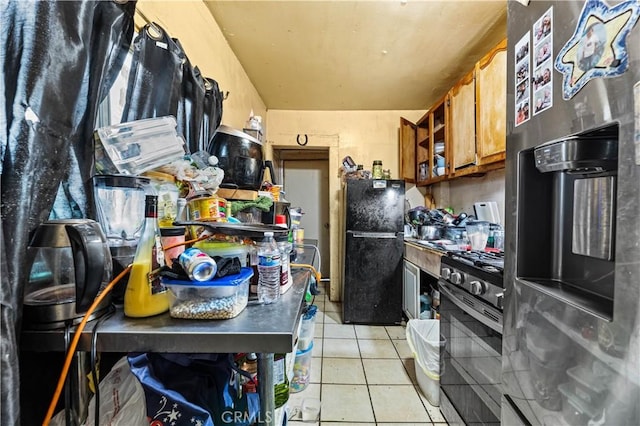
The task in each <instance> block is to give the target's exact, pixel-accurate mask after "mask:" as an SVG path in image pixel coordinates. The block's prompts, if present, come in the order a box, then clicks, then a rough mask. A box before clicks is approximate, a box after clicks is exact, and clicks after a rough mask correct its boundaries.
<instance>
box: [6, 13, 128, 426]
mask: <svg viewBox="0 0 640 426" xmlns="http://www.w3.org/2000/svg"><path fill="white" fill-rule="evenodd" d="M122 3H123V2H115V1H100V2H96V1H50V2H46V1H37V2H23V1H2V2H0V29H1V31H0V37H1V39H0V59H1V60H2V65H3V68H2V72H1V73H0V79H1V81H2V85H3V87H4V91H3V93H2V94H0V99H1V100H2V101H3V103H4V105H3V108H2V109H1V110H0V123H1V126H2V128H3V131H2V133H1V136H0V148H1V153H0V154H1V158H0V160H1V163H0V164H1V165H0V167H1V175H2V177H1V184H2V185H1V195H2V202H1V218H2V221H1V224H2V234H1V235H0V237H2V238H0V242H1V243H2V247H1V248H2V255H1V259H0V260H1V261H2V278H1V280H2V281H1V283H2V286H1V288H0V290H1V308H2V313H1V315H2V318H1V320H2V321H1V330H2V339H1V343H0V346H1V349H2V357H1V359H0V371H1V375H2V376H1V390H2V392H1V396H2V401H1V403H2V406H1V407H2V408H1V411H2V416H1V424H2V425H19V424H20V423H21V418H20V417H21V415H20V404H19V394H20V393H19V390H20V382H19V367H18V365H19V359H18V344H19V333H20V328H21V316H22V315H21V313H22V293H23V288H24V284H25V282H26V280H27V278H28V277H27V276H26V275H27V271H26V260H27V259H26V256H25V254H26V248H27V245H28V243H29V235H30V233H31V231H33V230H34V229H35V228H36V227H37V226H38V225H39V224H40V223H41V222H43V221H45V220H46V219H47V218H49V217H50V215H53V216H59V217H64V216H66V217H73V216H84V217H90V216H91V215H92V210H93V208H92V205H93V203H92V191H91V188H92V186H91V172H92V166H93V139H92V132H93V128H94V126H95V118H96V111H97V108H98V105H99V103H100V100H101V99H102V98H103V97H104V96H105V94H106V93H108V89H109V87H110V85H111V83H112V82H113V80H114V78H115V76H116V74H117V72H118V70H119V67H120V65H121V63H122V61H123V60H124V57H125V55H126V52H127V51H128V48H129V44H130V40H131V38H132V35H133V13H134V11H135V4H136V2H135V1H130V2H126V3H124V4H122ZM59 189H60V190H59ZM56 195H58V197H59V199H58V201H56V204H57V206H59V210H58V211H57V212H53V213H52V208H53V205H54V199H55V198H56ZM52 391H53V390H52Z"/></svg>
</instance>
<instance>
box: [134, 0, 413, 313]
mask: <svg viewBox="0 0 640 426" xmlns="http://www.w3.org/2000/svg"><path fill="white" fill-rule="evenodd" d="M137 9H138V10H139V11H140V12H142V15H144V16H145V17H146V18H147V19H148V20H150V21H154V22H156V23H158V24H159V25H160V26H162V27H163V28H164V29H165V30H166V31H167V32H168V33H169V35H170V36H171V37H173V38H177V39H178V40H180V43H181V44H182V46H183V48H184V50H185V52H186V54H187V56H188V57H189V60H190V61H191V63H192V64H193V65H194V66H198V68H200V71H201V72H202V75H203V76H205V77H210V78H213V79H215V80H216V81H217V82H218V84H219V86H220V88H221V90H222V91H223V92H229V98H228V99H227V100H226V101H224V104H223V116H222V122H223V123H224V124H226V125H228V126H231V127H234V128H238V129H241V128H242V127H244V123H245V121H246V120H247V118H248V117H249V113H250V111H251V110H252V109H253V111H254V113H255V114H256V115H262V117H263V120H264V123H265V129H266V135H265V136H266V139H267V143H266V145H265V146H266V156H267V158H272V155H271V152H272V147H273V146H296V147H297V146H298V145H297V144H296V136H297V135H298V134H300V135H301V137H303V136H304V135H305V134H306V135H307V137H308V139H309V143H308V145H307V146H308V147H313V146H316V147H321V146H322V147H328V148H329V172H330V184H329V186H330V187H329V194H330V195H329V198H330V200H329V210H330V218H331V219H330V220H331V223H332V224H333V225H334V226H332V227H331V260H330V271H331V272H330V274H331V278H332V281H331V299H332V300H338V299H339V297H340V289H341V282H340V277H341V271H342V263H341V261H342V256H341V254H342V253H341V252H342V250H341V247H342V233H341V232H340V217H341V205H340V189H341V188H340V185H341V182H340V177H339V176H340V175H339V172H340V165H341V162H342V158H344V157H345V156H347V155H350V156H351V157H352V158H353V159H354V161H356V163H358V164H362V165H363V166H364V168H365V169H370V168H371V164H372V163H373V160H382V162H383V166H384V168H385V169H387V168H388V169H390V170H391V176H392V177H393V178H397V177H398V176H399V170H398V127H399V122H400V117H401V116H402V117H405V118H407V119H409V120H411V121H416V120H417V119H418V118H420V117H421V116H422V115H423V114H424V113H425V111H283V110H270V111H268V112H267V109H266V106H265V104H264V102H263V101H262V99H261V98H260V95H259V94H258V92H257V90H256V89H255V87H254V86H253V84H252V83H251V81H250V80H249V77H248V76H247V74H246V72H245V71H244V69H243V68H242V66H241V65H240V62H239V61H238V59H237V58H236V56H235V54H234V53H233V52H232V50H231V48H230V47H229V45H228V43H227V41H226V40H225V38H224V36H223V34H222V32H221V31H220V28H219V26H218V25H217V23H216V22H215V20H214V19H213V17H212V16H211V14H210V12H209V10H208V9H207V8H206V6H205V5H204V3H203V2H200V1H156V0H140V1H139V2H138V3H137ZM136 23H138V24H140V25H144V24H145V22H144V20H143V19H142V17H141V14H139V13H138V14H136Z"/></svg>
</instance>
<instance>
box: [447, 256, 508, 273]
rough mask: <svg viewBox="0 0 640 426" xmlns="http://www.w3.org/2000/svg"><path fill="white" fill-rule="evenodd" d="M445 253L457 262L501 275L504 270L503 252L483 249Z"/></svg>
mask: <svg viewBox="0 0 640 426" xmlns="http://www.w3.org/2000/svg"><path fill="white" fill-rule="evenodd" d="M447 255H448V256H449V257H450V258H451V259H454V260H456V261H458V262H462V263H465V264H467V265H471V266H475V267H477V268H480V269H482V270H485V271H487V272H491V273H497V274H500V275H502V274H503V271H504V253H489V252H485V251H449V252H447Z"/></svg>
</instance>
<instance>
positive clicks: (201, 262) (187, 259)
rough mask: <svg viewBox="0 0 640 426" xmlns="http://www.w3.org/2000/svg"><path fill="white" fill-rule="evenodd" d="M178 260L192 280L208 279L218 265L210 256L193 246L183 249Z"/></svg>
mask: <svg viewBox="0 0 640 426" xmlns="http://www.w3.org/2000/svg"><path fill="white" fill-rule="evenodd" d="M178 262H179V263H180V266H182V269H184V271H185V272H186V273H187V275H188V276H189V278H190V279H191V280H192V281H209V280H210V279H212V278H213V277H214V276H215V275H216V272H217V271H218V265H217V264H216V261H215V260H213V259H212V258H211V256H209V255H208V254H206V253H205V252H203V251H202V250H199V249H197V248H193V247H192V248H188V249H186V250H185V251H183V252H182V253H181V254H180V256H179V257H178Z"/></svg>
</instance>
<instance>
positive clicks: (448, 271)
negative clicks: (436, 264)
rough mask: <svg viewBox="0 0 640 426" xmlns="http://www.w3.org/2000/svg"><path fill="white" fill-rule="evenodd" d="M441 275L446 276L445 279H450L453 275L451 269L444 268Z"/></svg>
mask: <svg viewBox="0 0 640 426" xmlns="http://www.w3.org/2000/svg"><path fill="white" fill-rule="evenodd" d="M440 275H442V278H444V279H445V280H448V279H449V278H450V277H451V269H449V268H442V271H441V272H440Z"/></svg>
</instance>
